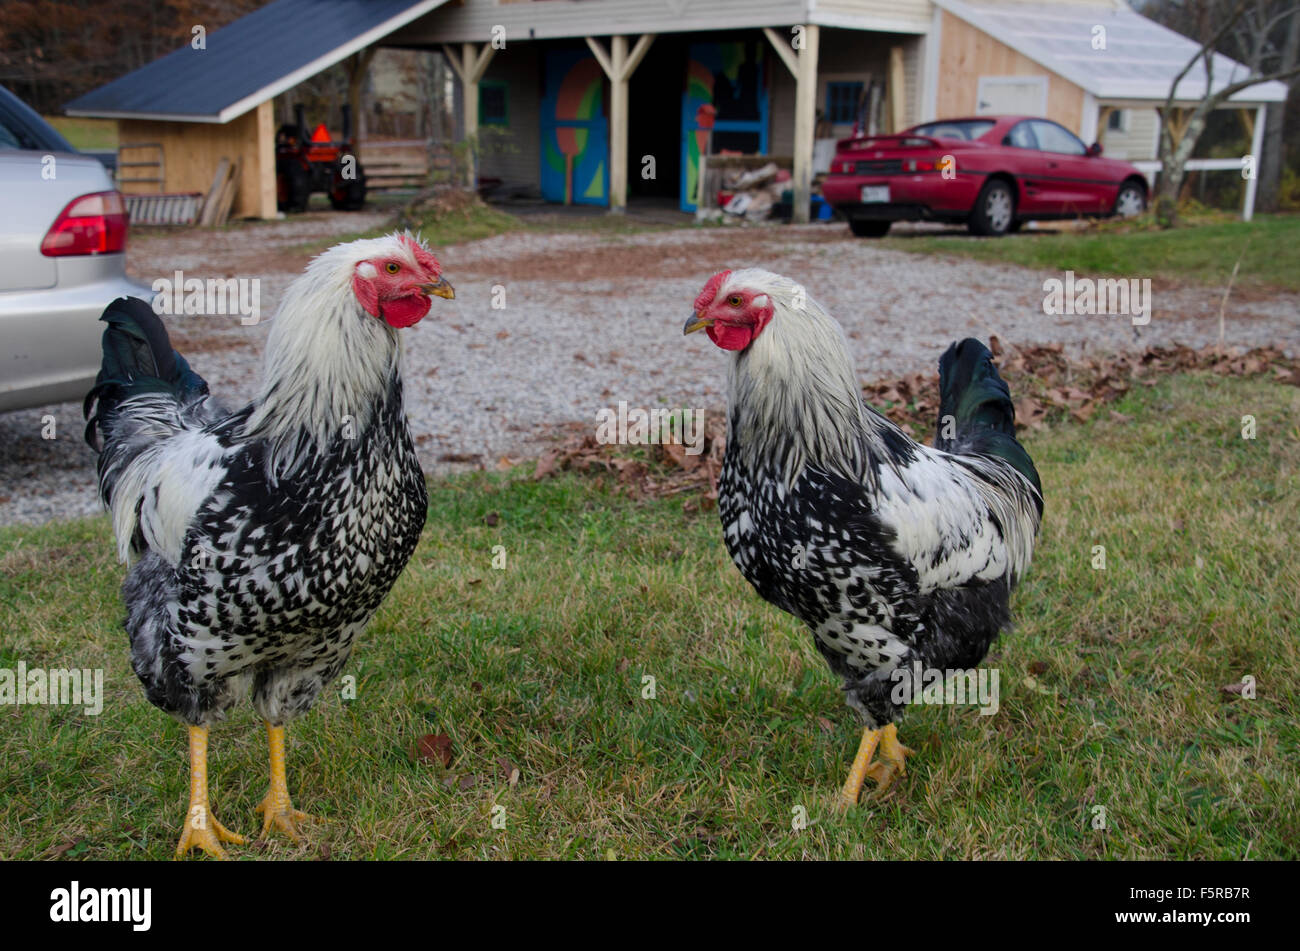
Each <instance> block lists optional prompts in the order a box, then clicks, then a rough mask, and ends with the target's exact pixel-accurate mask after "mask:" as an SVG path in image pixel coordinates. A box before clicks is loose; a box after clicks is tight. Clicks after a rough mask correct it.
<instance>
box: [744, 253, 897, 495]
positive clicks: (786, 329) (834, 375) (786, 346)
mask: <svg viewBox="0 0 1300 951" xmlns="http://www.w3.org/2000/svg"><path fill="white" fill-rule="evenodd" d="M733 281H734V282H735V284H736V286H738V287H741V286H743V287H748V288H752V289H755V290H758V291H761V292H763V293H766V294H767V295H768V296H769V297H770V298H771V302H772V307H773V315H772V320H771V321H770V322H769V323H768V324H767V326H766V327H765V328H764V329H763V331H762V332H761V333H760V334H759V335H758V337H757V338H755V340H754V342H753V343H752V344H750V346H749V347H748V348H747V349H746V350H743V351H740V352H739V353H736V354H735V355H734V356H733V358H732V361H731V368H730V371H729V373H728V405H729V409H730V417H731V422H732V424H733V425H735V426H738V427H739V432H737V433H736V434H735V435H736V437H737V444H738V445H739V447H740V451H741V452H742V453H743V454H745V455H746V456H748V457H749V458H750V460H751V461H752V462H754V463H758V462H759V461H760V460H762V459H772V458H779V459H781V460H782V463H783V465H784V469H785V473H784V474H785V477H786V480H787V481H788V482H793V481H794V479H795V478H797V477H798V475H799V473H800V472H802V471H803V468H804V466H806V465H809V464H813V465H816V466H818V467H821V468H825V469H828V470H830V471H837V472H841V473H843V474H845V475H850V476H857V477H862V476H863V475H864V474H865V473H864V470H865V468H866V466H865V463H866V459H865V455H866V451H867V448H868V445H869V442H870V440H871V437H872V435H873V433H874V424H875V421H876V418H875V417H874V416H873V414H871V413H869V412H868V411H867V410H866V408H865V407H864V406H863V404H862V394H861V391H860V390H859V389H858V381H857V374H856V373H855V372H854V370H853V362H852V360H851V359H850V357H849V349H848V342H847V341H846V340H845V338H844V331H843V330H842V329H841V328H840V325H839V324H838V323H837V322H836V321H835V319H834V318H832V317H831V316H830V314H828V313H827V312H826V311H825V310H824V309H823V308H822V306H821V305H820V304H818V303H817V302H816V301H815V300H813V299H812V298H811V297H809V296H807V293H806V291H804V290H803V288H801V287H800V286H799V285H798V284H796V283H795V282H794V281H792V280H790V279H789V278H784V277H780V276H778V275H776V274H771V273H769V272H766V271H757V270H747V271H737V272H735V273H733V274H732V275H731V277H730V278H729V279H728V282H727V284H728V285H730V284H731V283H732V282H733ZM728 439H729V440H730V439H731V436H730V435H729V436H728Z"/></svg>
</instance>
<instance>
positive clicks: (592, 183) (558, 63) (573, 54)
mask: <svg viewBox="0 0 1300 951" xmlns="http://www.w3.org/2000/svg"><path fill="white" fill-rule="evenodd" d="M541 136H542V147H541V150H540V151H541V156H542V174H541V180H542V197H543V198H545V199H546V200H547V201H562V202H564V203H565V204H571V203H572V204H579V205H607V204H609V120H608V119H607V118H606V117H605V73H604V72H603V71H602V70H601V68H600V63H598V62H596V59H595V57H593V56H592V55H591V54H590V53H587V52H585V51H583V50H552V51H550V52H548V53H547V54H546V88H545V91H544V95H543V97H542V104H541Z"/></svg>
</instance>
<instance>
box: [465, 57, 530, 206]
mask: <svg viewBox="0 0 1300 951" xmlns="http://www.w3.org/2000/svg"><path fill="white" fill-rule="evenodd" d="M540 56H541V49H540V48H539V46H538V44H536V43H520V44H518V45H516V46H514V47H511V49H510V55H509V56H502V55H501V54H499V53H498V54H497V55H496V56H494V57H492V61H491V62H490V63H489V64H488V68H487V72H486V73H485V74H484V75H483V79H484V80H485V81H497V82H504V83H505V84H506V103H507V105H506V109H507V118H508V119H509V122H510V124H509V125H508V126H479V141H480V149H479V173H480V174H481V175H483V176H485V177H488V178H499V179H501V180H502V181H503V182H506V183H509V184H519V183H530V184H533V185H536V184H538V183H539V182H540V180H541V171H540V165H539V163H540V162H541V158H540V156H539V154H538V148H539V143H540V141H541V132H540V129H539V127H538V113H539V111H540V110H539V102H538V96H539V92H538V90H539V88H540V86H541V79H540V77H541V72H540V70H541V66H540Z"/></svg>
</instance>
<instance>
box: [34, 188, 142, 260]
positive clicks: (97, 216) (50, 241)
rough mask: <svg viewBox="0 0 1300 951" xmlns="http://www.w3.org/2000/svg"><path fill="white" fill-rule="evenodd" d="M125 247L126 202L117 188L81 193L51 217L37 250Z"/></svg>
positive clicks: (62, 252)
mask: <svg viewBox="0 0 1300 951" xmlns="http://www.w3.org/2000/svg"><path fill="white" fill-rule="evenodd" d="M125 247H126V203H125V202H123V201H122V196H121V194H120V193H118V192H96V193H95V194H93V195H82V196H81V197H80V198H77V199H74V200H73V201H72V202H70V203H69V204H68V207H67V208H64V209H63V211H62V212H61V213H60V214H59V217H58V218H56V219H54V224H53V225H51V226H50V230H49V233H48V234H46V235H45V240H44V241H42V242H41V254H43V255H45V256H46V257H47V258H61V257H65V256H67V255H71V254H112V253H114V252H116V251H121V250H122V249H123V248H125Z"/></svg>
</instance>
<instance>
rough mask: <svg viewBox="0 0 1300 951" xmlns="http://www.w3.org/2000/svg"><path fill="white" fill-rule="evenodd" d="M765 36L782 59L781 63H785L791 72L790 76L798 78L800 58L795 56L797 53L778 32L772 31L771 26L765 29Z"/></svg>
mask: <svg viewBox="0 0 1300 951" xmlns="http://www.w3.org/2000/svg"><path fill="white" fill-rule="evenodd" d="M763 35H764V36H766V37H767V40H768V42H769V43H771V44H772V48H773V49H774V50H776V52H777V55H778V56H780V57H781V62H783V63H785V68H786V69H788V70H790V75H791V76H794V77H795V78H798V76H799V62H798V59H799V58H798V56H797V55H796V54H795V51H794V50H793V49H791V48H790V44H789V43H787V42H786V41H785V40H784V39H782V38H781V36H780V35H779V34H778V33H777V32H776V30H774V29H772V28H771V27H770V26H765V27H763Z"/></svg>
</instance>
